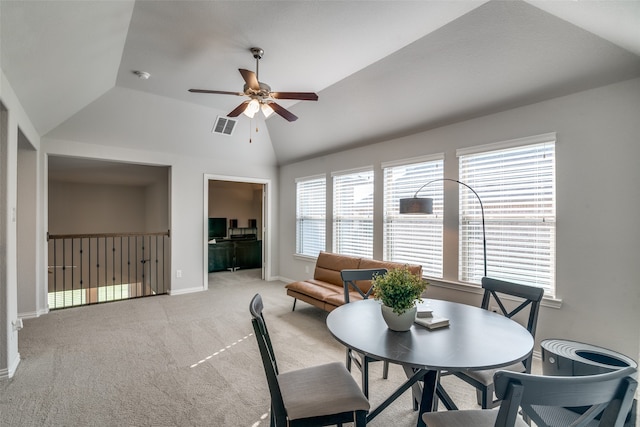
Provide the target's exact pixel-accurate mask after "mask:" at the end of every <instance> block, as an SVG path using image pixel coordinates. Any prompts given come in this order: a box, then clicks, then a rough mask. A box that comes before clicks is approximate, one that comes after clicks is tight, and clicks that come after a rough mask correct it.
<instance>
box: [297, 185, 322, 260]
mask: <svg viewBox="0 0 640 427" xmlns="http://www.w3.org/2000/svg"><path fill="white" fill-rule="evenodd" d="M326 194H327V179H326V177H324V176H320V177H312V178H301V179H299V180H298V181H296V253H298V254H300V255H308V256H312V257H317V256H318V254H319V253H320V251H324V250H325V235H326V216H327V197H326Z"/></svg>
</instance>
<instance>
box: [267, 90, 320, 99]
mask: <svg viewBox="0 0 640 427" xmlns="http://www.w3.org/2000/svg"><path fill="white" fill-rule="evenodd" d="M271 97H272V98H275V99H299V100H301V101H317V100H318V95H316V94H315V93H313V92H271Z"/></svg>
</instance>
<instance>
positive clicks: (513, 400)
mask: <svg viewBox="0 0 640 427" xmlns="http://www.w3.org/2000/svg"><path fill="white" fill-rule="evenodd" d="M635 373H636V369H635V368H633V367H628V368H625V369H621V370H615V371H611V372H608V373H605V374H598V375H587V376H573V377H560V376H540V375H531V374H526V373H518V372H509V371H498V372H496V373H495V375H494V378H493V383H494V384H495V390H496V395H497V396H498V399H500V400H501V404H500V409H499V410H495V409H476V410H461V411H442V412H427V413H424V414H422V420H423V421H424V422H425V423H426V425H427V427H469V426H474V427H527V423H525V422H524V421H523V419H522V418H521V417H520V415H519V412H520V411H522V413H523V414H524V415H525V416H527V417H528V418H529V419H531V420H532V421H533V422H534V423H535V425H536V426H538V427H558V426H562V427H571V426H573V427H586V426H589V427H623V426H624V425H625V420H626V418H627V415H628V413H629V410H630V409H631V406H632V404H633V395H634V393H635V391H636V388H637V386H638V383H637V382H636V380H635V379H633V378H632V377H631V376H632V375H634V374H635ZM567 407H585V408H584V409H585V410H584V411H583V413H580V412H576V411H572V410H570V409H566V408H567ZM631 425H633V424H631Z"/></svg>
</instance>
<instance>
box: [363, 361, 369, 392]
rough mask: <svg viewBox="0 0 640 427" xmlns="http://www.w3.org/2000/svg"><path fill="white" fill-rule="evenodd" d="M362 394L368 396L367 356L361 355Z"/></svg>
mask: <svg viewBox="0 0 640 427" xmlns="http://www.w3.org/2000/svg"><path fill="white" fill-rule="evenodd" d="M362 394H364V397H366V398H367V399H368V398H369V358H368V357H367V356H365V355H362Z"/></svg>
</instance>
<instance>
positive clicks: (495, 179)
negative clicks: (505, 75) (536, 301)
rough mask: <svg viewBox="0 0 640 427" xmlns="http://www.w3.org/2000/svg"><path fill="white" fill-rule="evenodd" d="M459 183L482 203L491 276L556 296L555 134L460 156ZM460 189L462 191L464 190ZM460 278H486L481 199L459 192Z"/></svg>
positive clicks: (471, 280)
mask: <svg viewBox="0 0 640 427" xmlns="http://www.w3.org/2000/svg"><path fill="white" fill-rule="evenodd" d="M459 162H460V169H459V174H460V181H462V182H464V183H466V184H468V185H469V186H471V187H472V188H473V189H474V190H475V191H476V192H477V193H478V195H479V196H480V198H481V199H482V203H483V205H484V211H485V212H484V213H485V223H486V235H487V270H488V272H487V275H488V276H490V277H494V278H497V279H503V280H508V281H512V282H516V283H522V284H525V285H533V286H540V287H543V288H544V289H545V291H546V292H547V293H548V294H551V295H554V293H555V240H556V237H555V236H556V208H555V135H552V136H551V137H549V138H548V140H546V141H545V142H541V143H540V142H538V143H535V144H528V145H523V146H518V147H510V148H507V149H498V150H490V151H485V152H475V153H471V154H464V155H460V157H459ZM461 188H462V187H461ZM459 238H460V242H459V244H460V247H459V248H460V252H459V270H458V274H459V279H460V280H461V281H465V282H472V283H480V279H481V277H482V276H483V268H484V264H483V250H482V222H481V211H480V204H479V202H478V199H477V198H476V196H475V195H474V194H473V193H472V192H471V191H465V189H462V190H461V191H460V234H459Z"/></svg>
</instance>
